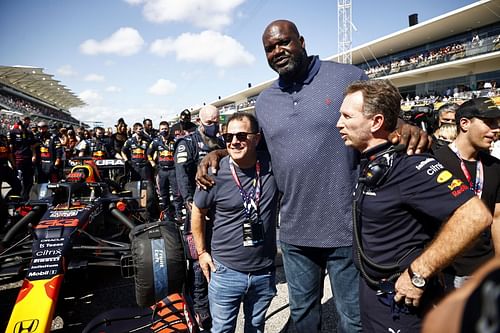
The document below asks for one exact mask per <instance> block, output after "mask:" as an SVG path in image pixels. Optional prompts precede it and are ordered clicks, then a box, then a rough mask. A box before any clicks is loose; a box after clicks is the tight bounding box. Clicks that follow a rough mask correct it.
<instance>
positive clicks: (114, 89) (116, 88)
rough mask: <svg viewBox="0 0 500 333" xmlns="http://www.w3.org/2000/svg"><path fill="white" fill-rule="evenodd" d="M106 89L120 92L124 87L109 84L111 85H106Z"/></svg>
mask: <svg viewBox="0 0 500 333" xmlns="http://www.w3.org/2000/svg"><path fill="white" fill-rule="evenodd" d="M106 91H107V92H112V93H118V92H121V91H122V88H120V87H116V86H109V87H106Z"/></svg>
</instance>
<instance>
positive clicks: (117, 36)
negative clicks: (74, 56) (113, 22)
mask: <svg viewBox="0 0 500 333" xmlns="http://www.w3.org/2000/svg"><path fill="white" fill-rule="evenodd" d="M143 45H144V39H142V37H141V35H140V34H139V32H138V31H137V30H135V29H134V28H129V27H125V28H120V29H118V30H117V31H115V32H114V33H113V34H112V35H111V36H109V37H108V38H106V39H104V40H102V41H100V42H99V41H96V40H95V39H88V40H86V41H85V42H83V43H82V44H80V51H81V52H83V53H84V54H89V55H97V54H102V53H105V54H116V55H119V56H130V55H133V54H136V53H137V52H139V51H140V50H141V48H142V46H143Z"/></svg>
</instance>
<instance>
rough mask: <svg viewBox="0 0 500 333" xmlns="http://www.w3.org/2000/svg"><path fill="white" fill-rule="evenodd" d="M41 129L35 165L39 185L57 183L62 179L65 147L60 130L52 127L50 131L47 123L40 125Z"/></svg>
mask: <svg viewBox="0 0 500 333" xmlns="http://www.w3.org/2000/svg"><path fill="white" fill-rule="evenodd" d="M38 127H39V128H40V134H39V140H38V142H37V144H36V158H35V163H36V164H37V166H38V183H48V182H51V183H56V182H58V181H59V180H61V179H62V155H63V147H62V145H61V141H60V140H59V136H58V135H57V132H58V129H57V127H55V126H52V128H51V130H50V131H49V127H48V125H47V123H45V122H43V121H41V122H40V123H38Z"/></svg>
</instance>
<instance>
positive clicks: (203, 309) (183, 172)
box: [174, 105, 224, 329]
mask: <svg viewBox="0 0 500 333" xmlns="http://www.w3.org/2000/svg"><path fill="white" fill-rule="evenodd" d="M199 115H200V126H199V127H198V128H197V129H196V131H195V132H194V133H193V134H191V135H188V136H185V137H183V138H180V139H178V141H177V143H176V148H175V154H174V160H175V173H176V177H177V184H178V186H179V191H180V193H181V196H182V199H183V200H184V204H185V206H186V211H187V216H186V221H185V223H184V236H185V239H186V241H187V245H188V246H189V249H190V251H188V255H189V256H190V259H191V260H190V265H192V270H191V271H192V272H193V274H192V275H193V276H192V279H191V281H190V287H191V288H190V289H191V291H192V298H193V301H194V310H195V312H196V316H197V319H198V323H199V324H200V326H201V327H203V328H204V329H207V328H208V327H209V326H210V321H211V320H210V312H209V308H208V288H207V283H206V281H205V279H204V278H203V272H202V270H201V268H200V265H199V262H198V260H197V259H198V256H197V254H196V249H195V248H194V242H193V241H192V233H191V207H192V205H193V196H194V192H195V190H196V183H195V176H196V169H197V166H198V163H199V161H201V160H202V159H203V157H205V156H206V155H207V154H208V153H209V152H210V151H213V150H215V149H220V148H222V147H224V144H223V142H222V139H221V138H220V137H219V136H218V132H219V110H217V108H216V107H215V106H213V105H207V106H204V107H203V108H201V110H200V114H199ZM208 238H209V236H208ZM191 250H192V251H191Z"/></svg>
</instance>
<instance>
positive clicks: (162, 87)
mask: <svg viewBox="0 0 500 333" xmlns="http://www.w3.org/2000/svg"><path fill="white" fill-rule="evenodd" d="M176 88H177V86H176V85H175V83H173V82H171V81H169V80H165V79H159V80H158V81H156V83H155V84H153V85H152V86H151V87H149V89H148V92H149V93H150V94H152V95H168V94H171V93H173V92H174V91H175V89H176Z"/></svg>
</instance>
